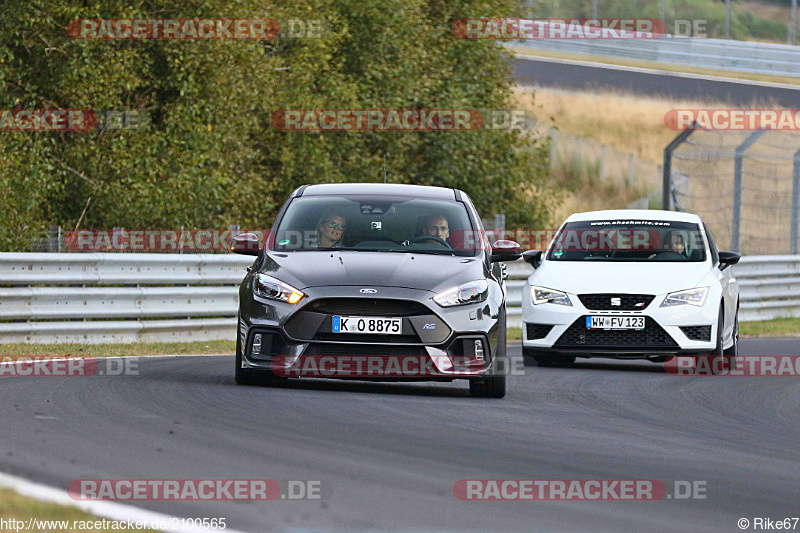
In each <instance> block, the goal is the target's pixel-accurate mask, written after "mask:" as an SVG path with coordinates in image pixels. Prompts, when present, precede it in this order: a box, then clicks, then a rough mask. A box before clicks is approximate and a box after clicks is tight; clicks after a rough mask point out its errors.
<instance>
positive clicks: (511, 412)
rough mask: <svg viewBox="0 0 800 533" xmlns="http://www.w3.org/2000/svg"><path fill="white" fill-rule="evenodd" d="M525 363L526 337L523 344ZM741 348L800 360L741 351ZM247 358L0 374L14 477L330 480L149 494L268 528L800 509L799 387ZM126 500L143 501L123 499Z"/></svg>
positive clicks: (55, 481)
mask: <svg viewBox="0 0 800 533" xmlns="http://www.w3.org/2000/svg"><path fill="white" fill-rule="evenodd" d="M510 351H511V354H512V356H513V357H516V358H519V357H520V356H521V353H520V347H519V344H514V345H510ZM742 352H743V353H745V354H772V355H789V354H794V355H797V354H800V340H798V339H797V338H795V339H746V340H743V341H742ZM233 363H234V361H233V356H218V357H208V356H204V357H203V356H197V357H195V356H176V357H161V358H141V359H140V360H139V361H138V367H139V375H129V376H108V375H104V376H100V375H95V376H92V377H86V378H78V377H65V378H56V377H36V378H34V377H13V376H7V377H2V378H0V390H2V391H3V392H2V397H3V409H2V412H0V471H3V472H6V473H10V474H14V475H18V476H23V477H26V478H28V479H31V480H34V481H37V482H40V483H45V484H48V485H51V486H53V487H60V488H66V486H67V484H68V482H69V481H71V480H74V479H107V478H108V479H122V478H130V479H256V478H267V479H276V480H290V479H291V480H321V481H323V482H324V483H325V484H327V486H329V487H332V494H330V497H329V498H326V499H323V500H316V501H305V500H304V501H288V500H275V501H269V502H228V501H213V502H137V503H135V505H137V506H139V507H143V508H146V509H151V510H154V511H159V512H162V513H168V514H171V515H176V516H183V517H207V518H214V517H217V518H219V517H225V518H226V519H227V524H228V527H230V528H235V529H239V530H244V531H266V530H292V529H295V528H302V529H304V530H365V529H369V530H373V531H375V530H382V529H392V530H395V529H406V530H411V529H413V530H420V529H424V530H429V531H434V530H437V531H441V530H481V531H498V530H503V531H509V530H512V531H633V530H636V531H642V530H648V531H675V530H689V531H737V530H738V528H737V526H736V522H737V520H738V519H739V518H748V519H750V520H751V523H752V519H753V518H754V517H768V518H772V519H778V518H781V519H782V518H785V517H792V516H798V511H800V508H798V501H800V468H798V464H799V463H800V449H799V447H798V445H797V443H798V442H799V441H800V424H798V422H797V420H798V414H800V381H799V380H798V378H796V377H781V378H767V377H675V376H671V375H668V374H666V373H665V371H664V365H663V364H655V363H650V362H635V361H611V360H591V361H587V360H583V361H581V360H579V362H578V363H577V364H576V365H575V367H574V368H537V367H524V375H512V376H511V377H510V378H509V379H510V382H509V390H508V395H507V396H506V398H505V399H502V400H494V399H474V398H471V397H470V396H469V393H468V387H467V384H466V382H463V381H456V382H454V383H442V384H437V383H415V384H396V383H377V384H376V383H363V382H341V381H321V380H306V381H299V382H292V383H291V384H289V385H286V386H283V387H279V388H265V387H242V386H236V385H235V384H234V382H233ZM460 479H658V480H662V481H665V482H666V483H667V488H668V491H669V490H670V489H671V487H672V483H673V482H674V481H675V480H687V481H700V482H705V483H706V495H707V499H702V500H701V499H697V500H681V501H678V500H675V499H672V500H666V499H664V500H660V501H650V502H647V501H629V502H613V501H612V502H609V501H594V502H587V501H584V502H579V501H560V502H559V501H549V502H546V501H516V502H514V501H512V502H497V501H483V502H469V501H460V500H458V499H457V498H456V497H455V496H454V494H453V484H454V483H455V482H456V481H457V480H460ZM126 503H128V504H130V503H131V502H126Z"/></svg>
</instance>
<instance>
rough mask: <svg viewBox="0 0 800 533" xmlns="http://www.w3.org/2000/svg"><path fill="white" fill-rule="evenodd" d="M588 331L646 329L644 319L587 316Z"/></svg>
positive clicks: (635, 317)
mask: <svg viewBox="0 0 800 533" xmlns="http://www.w3.org/2000/svg"><path fill="white" fill-rule="evenodd" d="M586 329H644V317H643V316H587V317H586Z"/></svg>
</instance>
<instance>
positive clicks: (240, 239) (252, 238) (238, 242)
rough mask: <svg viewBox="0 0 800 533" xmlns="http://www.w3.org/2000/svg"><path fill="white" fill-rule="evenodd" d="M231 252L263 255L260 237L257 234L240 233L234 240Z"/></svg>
mask: <svg viewBox="0 0 800 533" xmlns="http://www.w3.org/2000/svg"><path fill="white" fill-rule="evenodd" d="M231 252H233V253H235V254H242V255H255V256H258V255H261V246H259V244H258V235H256V234H255V233H240V234H239V235H237V236H236V237H234V238H233V243H231Z"/></svg>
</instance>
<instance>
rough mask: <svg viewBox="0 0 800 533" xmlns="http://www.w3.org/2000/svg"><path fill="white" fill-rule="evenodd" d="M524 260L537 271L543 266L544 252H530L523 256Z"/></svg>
mask: <svg viewBox="0 0 800 533" xmlns="http://www.w3.org/2000/svg"><path fill="white" fill-rule="evenodd" d="M522 260H523V261H525V262H526V263H530V265H531V266H532V267H533V268H534V269H537V268H539V265H541V264H542V251H541V250H528V251H527V252H525V253H523V254H522Z"/></svg>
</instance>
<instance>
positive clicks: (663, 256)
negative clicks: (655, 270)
mask: <svg viewBox="0 0 800 533" xmlns="http://www.w3.org/2000/svg"><path fill="white" fill-rule="evenodd" d="M655 259H681V260H686V256H685V255H683V254H679V253H678V252H673V251H672V250H667V251H665V252H661V253H659V254H658V255H656V257H655Z"/></svg>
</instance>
